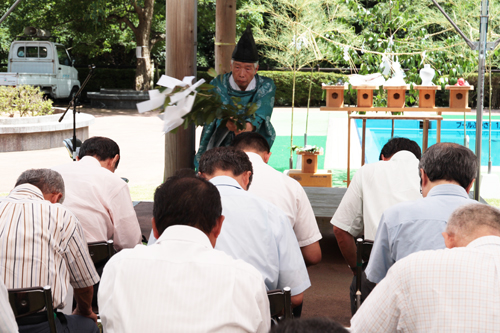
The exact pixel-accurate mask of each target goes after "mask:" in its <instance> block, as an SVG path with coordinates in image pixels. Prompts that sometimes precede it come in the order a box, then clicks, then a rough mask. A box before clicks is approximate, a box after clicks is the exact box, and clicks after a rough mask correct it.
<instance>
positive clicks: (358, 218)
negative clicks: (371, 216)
mask: <svg viewBox="0 0 500 333" xmlns="http://www.w3.org/2000/svg"><path fill="white" fill-rule="evenodd" d="M362 172H363V168H361V169H360V170H358V172H356V174H355V175H354V177H353V178H352V181H351V184H350V185H349V187H348V188H347V192H346V193H345V194H344V197H343V198H342V201H341V202H340V205H339V207H338V208H337V211H336V212H335V214H334V215H333V217H332V220H331V221H330V223H331V224H333V225H334V226H336V227H337V228H339V229H342V230H344V231H346V232H348V233H350V234H351V235H352V236H353V237H356V236H359V235H361V234H362V233H363V228H364V224H363V190H362V187H361V177H362Z"/></svg>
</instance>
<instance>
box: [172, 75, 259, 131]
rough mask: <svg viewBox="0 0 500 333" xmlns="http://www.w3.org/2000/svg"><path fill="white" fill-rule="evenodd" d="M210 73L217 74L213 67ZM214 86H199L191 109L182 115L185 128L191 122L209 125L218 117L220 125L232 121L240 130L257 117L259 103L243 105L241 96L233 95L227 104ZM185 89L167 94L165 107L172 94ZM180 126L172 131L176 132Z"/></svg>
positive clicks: (205, 84)
mask: <svg viewBox="0 0 500 333" xmlns="http://www.w3.org/2000/svg"><path fill="white" fill-rule="evenodd" d="M208 73H209V74H210V75H211V76H212V77H215V76H217V74H216V73H215V70H214V69H213V68H211V69H210V70H209V71H208ZM214 88H215V86H213V85H211V84H207V83H204V84H202V85H201V86H200V87H198V89H197V91H198V93H197V94H196V99H195V101H194V104H193V107H192V109H191V111H190V112H189V113H187V114H186V115H185V116H184V117H182V118H183V119H184V122H183V123H182V126H183V127H184V129H186V128H188V126H189V125H191V124H194V125H195V126H204V125H208V124H210V123H212V122H213V121H214V120H216V119H220V120H221V124H220V125H219V126H226V123H227V122H228V121H232V122H234V124H235V125H236V128H237V129H238V130H243V129H245V128H246V123H247V121H249V122H251V121H252V120H254V119H255V112H256V111H257V104H256V103H248V104H247V105H241V104H239V103H240V102H241V98H239V97H231V101H232V103H229V104H225V103H223V102H222V99H221V97H220V95H219V94H217V93H216V92H215V89H214ZM185 89H187V87H175V88H174V89H173V90H172V92H170V93H169V94H168V95H167V98H165V104H164V108H166V107H167V106H169V105H170V102H171V99H170V97H171V96H173V95H174V94H176V93H179V92H182V91H184V90H185ZM163 90H164V89H163ZM179 127H180V126H179ZM179 127H177V128H175V129H173V130H172V131H170V132H171V133H176V132H177V129H178V128H179Z"/></svg>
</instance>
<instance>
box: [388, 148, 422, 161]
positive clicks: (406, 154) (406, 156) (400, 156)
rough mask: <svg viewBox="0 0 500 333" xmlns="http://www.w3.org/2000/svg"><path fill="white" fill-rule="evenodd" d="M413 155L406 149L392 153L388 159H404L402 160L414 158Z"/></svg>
mask: <svg viewBox="0 0 500 333" xmlns="http://www.w3.org/2000/svg"><path fill="white" fill-rule="evenodd" d="M414 159H416V157H415V155H414V154H413V153H412V152H411V151H408V150H400V151H398V152H397V153H396V154H394V155H392V157H391V159H390V160H389V161H404V160H414Z"/></svg>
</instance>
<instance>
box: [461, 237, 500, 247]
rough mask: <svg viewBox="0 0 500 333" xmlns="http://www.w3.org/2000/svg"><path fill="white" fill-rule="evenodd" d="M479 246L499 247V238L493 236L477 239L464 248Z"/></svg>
mask: <svg viewBox="0 0 500 333" xmlns="http://www.w3.org/2000/svg"><path fill="white" fill-rule="evenodd" d="M481 245H500V237H498V236H493V235H491V236H483V237H479V238H476V239H474V240H473V241H472V242H470V243H469V244H467V246H466V247H479V246H481Z"/></svg>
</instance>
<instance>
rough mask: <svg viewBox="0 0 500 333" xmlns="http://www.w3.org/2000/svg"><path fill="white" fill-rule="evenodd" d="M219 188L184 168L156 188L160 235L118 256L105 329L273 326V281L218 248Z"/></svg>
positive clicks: (109, 268) (110, 270) (106, 283)
mask: <svg viewBox="0 0 500 333" xmlns="http://www.w3.org/2000/svg"><path fill="white" fill-rule="evenodd" d="M221 213H222V207H221V199H220V195H219V192H218V191H217V189H216V188H215V186H214V185H212V184H211V183H210V182H208V181H206V180H204V179H201V178H196V177H194V172H192V175H191V176H187V175H184V177H182V176H174V177H171V178H169V179H168V180H167V181H166V182H165V183H164V184H162V185H160V186H159V187H158V188H157V189H156V192H155V197H154V207H153V220H152V224H153V232H154V235H155V237H156V238H158V241H157V242H156V243H155V244H154V245H152V246H148V247H146V246H143V245H138V246H136V247H135V248H134V249H126V250H123V251H121V252H120V253H118V254H117V255H115V256H113V258H111V260H110V261H109V262H108V263H107V265H106V267H105V268H104V273H103V276H102V280H101V286H100V290H99V296H98V297H99V310H100V315H101V319H102V324H103V327H104V331H105V332H120V333H122V332H124V333H126V332H200V333H201V332H268V331H269V327H270V323H271V319H270V310H269V301H268V298H267V293H266V288H265V285H264V282H263V280H262V276H261V275H260V273H259V272H258V271H257V270H256V269H255V268H254V267H252V266H251V265H249V264H247V263H245V262H243V261H241V260H234V259H232V258H231V257H230V256H228V255H227V254H225V253H223V252H221V251H217V250H214V249H213V247H214V246H215V244H216V241H218V240H217V238H218V236H219V234H220V232H221V228H222V225H223V224H222V223H223V221H224V216H222V215H221Z"/></svg>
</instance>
